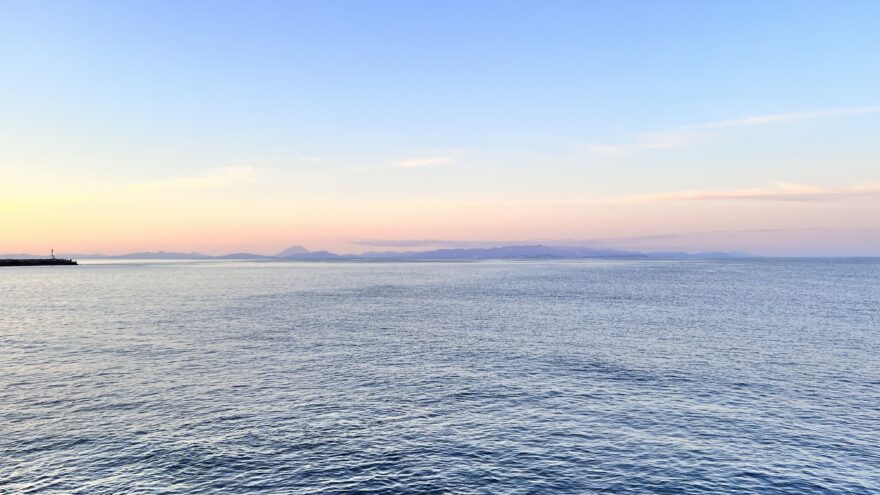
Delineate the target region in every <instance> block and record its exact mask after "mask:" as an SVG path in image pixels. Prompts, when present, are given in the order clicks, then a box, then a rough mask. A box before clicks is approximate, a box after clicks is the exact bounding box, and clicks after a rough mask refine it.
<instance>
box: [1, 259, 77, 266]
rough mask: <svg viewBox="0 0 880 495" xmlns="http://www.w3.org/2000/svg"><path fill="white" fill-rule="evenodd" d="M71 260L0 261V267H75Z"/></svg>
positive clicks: (74, 262)
mask: <svg viewBox="0 0 880 495" xmlns="http://www.w3.org/2000/svg"><path fill="white" fill-rule="evenodd" d="M77 264H78V263H77V262H76V261H73V260H67V259H61V258H44V259H23V260H22V259H5V260H4V259H0V266H44V265H77Z"/></svg>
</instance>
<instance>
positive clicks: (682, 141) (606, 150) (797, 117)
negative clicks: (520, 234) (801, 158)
mask: <svg viewBox="0 0 880 495" xmlns="http://www.w3.org/2000/svg"><path fill="white" fill-rule="evenodd" d="M874 113H880V106H867V107H858V108H837V109H831V110H816V111H810V112H787V113H777V114H771V115H757V116H752V117H744V118H739V119H730V120H721V121H718V122H705V123H702V124H693V125H687V126H682V127H676V128H674V129H669V130H666V131H660V132H654V133H649V134H644V135H641V136H638V138H637V139H636V140H635V141H632V142H629V143H612V144H588V145H586V146H583V149H584V150H586V151H588V152H590V153H595V154H599V155H608V156H626V155H632V154H634V153H636V152H639V151H644V150H653V149H669V148H680V147H683V146H686V145H688V144H690V143H692V142H694V141H697V140H698V139H700V138H701V137H703V136H704V135H705V134H706V133H707V132H708V131H711V130H716V129H731V128H738V127H750V126H759V125H768V124H781V123H788V122H801V121H804V120H820V119H830V118H837V117H850V116H856V115H866V114H874Z"/></svg>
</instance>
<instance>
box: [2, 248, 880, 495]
mask: <svg viewBox="0 0 880 495" xmlns="http://www.w3.org/2000/svg"><path fill="white" fill-rule="evenodd" d="M352 492H357V493H455V494H468V493H491V494H495V493H713V494H717V493H761V494H767V493H865V494H867V493H880V260H744V261H586V262H541V261H533V262H478V263H379V262H372V263H371V262H360V263H282V262H265V263H261V262H180V263H117V264H91V265H82V266H79V267H29V268H0V493H4V494H5V493H9V494H19V493H22V494H23V493H74V494H110V493H113V494H116V493H163V494H177V493H180V494H197V493H212V494H213V493H267V494H268V493H271V494H286V493H352Z"/></svg>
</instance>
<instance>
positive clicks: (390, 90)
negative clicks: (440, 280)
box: [0, 0, 880, 256]
mask: <svg viewBox="0 0 880 495" xmlns="http://www.w3.org/2000/svg"><path fill="white" fill-rule="evenodd" d="M878 21H880V2H876V1H839V2H828V1H809V0H799V1H791V2H789V1H782V0H779V1H771V2H768V1H748V0H745V1H738V2H707V1H672V0H670V1H663V0H659V1H658V0H652V1H637V0H631V1H623V2H617V1H586V0H578V1H571V2H568V1H552V0H549V1H529V2H526V1H512V0H507V1H499V2H494V1H475V0H468V1H460V2H459V1H447V0H444V1H436V2H412V1H399V2H397V1H380V0H377V1H370V2H363V1H336V0H322V1H319V2H318V1H302V2H296V1H284V2H282V1H278V2H270V1H248V2H244V1H237V2H223V1H211V2H197V1H185V2H179V1H174V2H171V1H167V2H163V1H154V0H151V1H136V0H132V1H126V2H116V1H102V2H79V1H72V0H71V1H63V2H52V1H40V2H31V1H18V0H15V1H10V0H0V252H2V253H23V252H30V253H37V254H39V253H45V252H48V250H49V249H52V248H54V249H55V250H56V251H58V252H80V253H82V252H103V253H108V254H118V253H124V252H132V251H145V250H166V251H186V252H189V251H199V252H204V253H208V254H223V253H229V252H256V253H266V254H271V253H275V252H278V251H281V250H282V249H284V248H286V247H288V246H290V245H294V244H299V245H304V246H306V247H308V248H311V249H329V250H333V251H337V252H363V251H368V250H385V249H392V250H398V249H430V248H434V247H449V246H474V245H487V246H488V245H497V244H510V243H532V242H542V243H547V244H580V245H597V246H598V245H602V246H614V247H621V248H631V249H643V250H685V251H704V250H736V251H747V252H750V253H754V254H762V255H795V256H812V255H821V256H842V255H845V256H870V255H875V256H880V55H878V54H880V31H878V29H877V26H878Z"/></svg>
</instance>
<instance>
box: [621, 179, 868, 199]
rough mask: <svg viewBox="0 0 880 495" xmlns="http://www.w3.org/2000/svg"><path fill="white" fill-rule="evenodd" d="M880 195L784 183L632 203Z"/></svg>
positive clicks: (669, 195)
mask: <svg viewBox="0 0 880 495" xmlns="http://www.w3.org/2000/svg"><path fill="white" fill-rule="evenodd" d="M874 195H880V183H878V184H864V185H858V186H851V187H842V188H821V187H816V186H805V185H801V184H789V183H781V184H777V185H776V186H774V187H765V188H752V189H734V190H729V191H712V190H691V191H676V192H669V193H657V194H643V195H638V196H631V197H629V198H626V199H627V200H629V201H831V200H839V199H846V198H853V197H859V196H874Z"/></svg>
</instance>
